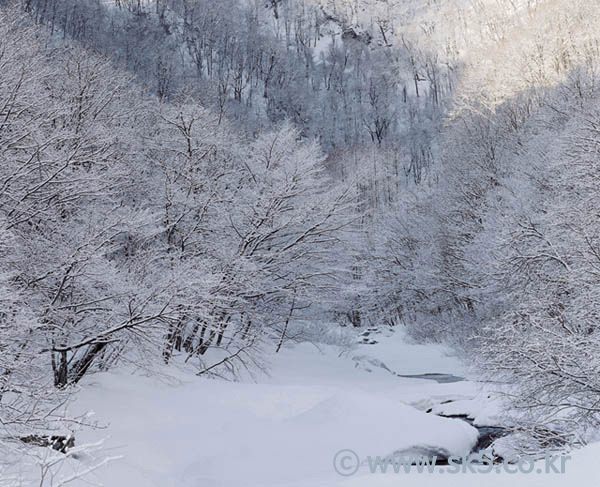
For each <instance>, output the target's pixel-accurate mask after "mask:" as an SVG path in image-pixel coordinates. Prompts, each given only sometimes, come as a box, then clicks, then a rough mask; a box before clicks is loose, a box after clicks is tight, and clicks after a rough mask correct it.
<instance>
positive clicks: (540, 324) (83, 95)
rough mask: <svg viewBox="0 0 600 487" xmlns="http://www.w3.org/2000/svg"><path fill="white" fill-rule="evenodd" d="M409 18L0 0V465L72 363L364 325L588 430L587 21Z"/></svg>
mask: <svg viewBox="0 0 600 487" xmlns="http://www.w3.org/2000/svg"><path fill="white" fill-rule="evenodd" d="M371 4H376V5H371ZM421 4H422V5H419V6H417V5H413V3H411V2H407V3H402V2H393V1H391V0H388V1H380V2H369V1H368V0H356V1H351V2H342V1H337V0H330V1H325V0H321V1H319V0H314V1H309V0H279V1H272V2H265V1H264V0H260V1H259V0H257V1H254V0H252V1H244V2H241V1H237V0H223V1H219V2H214V1H210V0H153V1H142V0H136V1H132V0H114V1H108V0H105V1H100V0H20V1H8V0H5V1H0V163H1V164H0V228H1V229H0V303H1V304H0V424H1V426H2V433H1V434H0V464H1V463H2V458H6V459H7V462H8V461H9V459H11V458H13V456H14V454H15V451H17V452H21V449H22V448H26V445H24V444H22V443H24V442H20V443H19V442H18V439H19V438H24V437H28V435H37V434H48V432H49V431H50V432H52V431H54V430H56V429H59V425H60V424H61V422H62V421H65V419H66V418H65V417H64V416H63V415H62V413H61V407H60V406H61V405H62V404H65V401H68V398H69V396H70V395H71V394H72V391H74V390H75V389H76V387H77V385H78V384H79V383H80V382H81V381H82V379H83V378H84V377H87V376H89V375H90V374H93V373H94V372H97V371H100V370H107V369H109V368H111V367H115V366H117V365H118V364H122V363H137V364H141V365H142V366H143V367H147V368H148V369H151V368H152V367H153V366H154V364H159V363H160V364H170V363H171V362H173V361H175V362H177V363H180V362H185V363H193V364H194V365H195V366H196V370H197V373H199V374H203V373H206V372H210V373H215V374H217V375H223V376H225V375H227V376H231V377H235V376H236V375H237V374H238V373H239V372H240V371H241V370H243V369H248V368H250V369H252V368H261V367H263V364H262V361H261V355H262V353H263V351H264V350H265V349H267V348H268V349H270V350H277V351H279V349H280V348H281V346H282V344H284V343H285V342H286V341H287V340H294V341H301V340H305V339H306V340H316V341H318V339H319V334H320V333H321V332H320V331H319V330H325V329H327V328H330V327H337V326H344V327H357V328H359V327H366V326H370V325H373V324H380V323H384V324H386V325H389V326H405V327H406V328H407V329H408V330H409V331H410V334H411V335H412V336H414V337H417V338H419V339H422V340H433V341H443V342H446V343H449V344H451V345H452V346H453V347H455V349H456V350H459V351H460V353H461V354H464V356H467V357H469V360H470V361H472V362H473V363H476V364H477V366H478V367H480V369H481V370H482V371H483V374H484V375H486V377H493V378H494V380H502V381H505V382H506V383H509V384H512V385H513V386H512V387H511V388H510V390H509V391H507V394H508V396H509V398H510V400H511V401H512V402H511V404H513V405H514V406H515V408H516V410H518V411H523V412H520V413H519V414H518V420H519V421H520V425H521V426H522V431H523V432H524V438H525V440H524V441H526V442H528V444H537V445H541V444H544V441H546V439H545V438H543V434H542V435H541V436H542V437H540V428H539V427H540V425H542V426H543V427H544V430H543V431H545V432H547V434H548V435H553V436H557V437H559V438H560V439H561V441H563V442H567V443H570V444H578V445H582V444H585V443H586V442H588V441H589V440H590V438H592V437H593V436H594V435H595V434H597V433H596V432H597V428H598V426H599V425H598V421H599V419H600V382H599V379H598V377H599V374H598V372H599V370H600V359H599V358H598V357H599V352H600V328H599V326H598V319H599V316H600V293H599V291H598V289H599V287H598V281H597V279H598V277H599V276H600V241H599V239H600V224H599V220H598V210H597V208H598V203H599V201H598V194H599V189H600V183H599V182H598V181H599V179H598V169H597V168H596V164H597V163H598V153H599V149H600V118H599V114H600V110H599V107H600V89H599V88H600V86H599V84H598V79H599V78H598V75H599V68H600V44H599V42H598V39H597V38H596V36H595V32H597V27H598V25H600V7H598V6H596V5H595V4H593V2H586V1H583V0H578V1H568V2H567V1H558V2H556V1H554V2H551V1H543V0H539V1H537V2H532V1H529V2H525V1H522V2H519V1H508V0H507V1H499V2H485V1H481V2H455V1H452V0H447V1H430V2H421ZM423 12H425V13H423ZM306 322H311V326H310V327H307V326H305V323H306ZM315 330H317V331H315ZM209 352H210V353H209ZM211 354H212V355H211ZM208 355H210V357H211V359H210V360H207V359H206V357H207V356H208ZM15 441H17V443H15ZM536 442H537V443H536ZM0 471H1V469H0ZM0 484H1V482H0Z"/></svg>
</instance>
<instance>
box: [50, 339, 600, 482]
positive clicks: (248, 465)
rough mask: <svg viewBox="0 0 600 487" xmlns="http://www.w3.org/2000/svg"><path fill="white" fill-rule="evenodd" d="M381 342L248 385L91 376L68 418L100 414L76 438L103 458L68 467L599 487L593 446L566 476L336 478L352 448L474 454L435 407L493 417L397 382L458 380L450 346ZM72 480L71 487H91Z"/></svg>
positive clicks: (195, 475)
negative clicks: (435, 376)
mask: <svg viewBox="0 0 600 487" xmlns="http://www.w3.org/2000/svg"><path fill="white" fill-rule="evenodd" d="M375 339H376V340H377V341H378V343H377V344H374V345H367V344H361V345H359V346H357V347H356V348H355V349H353V350H346V351H341V350H340V349H338V348H336V347H332V346H319V347H318V348H317V347H316V346H314V345H311V344H302V345H297V346H295V347H293V348H286V349H283V350H282V351H281V352H280V353H279V354H277V355H275V354H274V355H273V356H272V357H271V367H270V375H269V376H267V375H262V376H259V377H257V378H256V381H247V382H242V383H240V382H227V381H221V380H211V379H204V378H199V377H195V376H191V377H190V376H189V375H185V374H183V373H178V376H177V377H172V378H170V379H167V378H163V379H162V380H159V379H157V378H155V377H144V376H142V375H140V374H124V373H123V372H119V373H103V374H98V375H95V376H92V378H91V379H89V380H88V382H87V383H86V384H84V386H83V389H82V391H81V392H80V394H79V396H78V399H77V401H76V403H75V404H74V405H73V406H72V409H73V411H74V412H84V411H88V410H93V411H94V412H95V419H96V420H97V421H98V422H99V423H100V424H104V425H105V428H102V429H96V430H93V429H87V430H83V431H79V432H78V433H77V442H78V444H81V443H95V442H98V441H99V440H102V439H104V445H103V448H102V450H101V451H100V452H98V453H96V454H95V455H96V456H97V458H96V459H95V460H94V458H92V456H91V455H86V456H84V457H83V458H80V459H79V460H75V461H73V462H72V465H71V467H72V466H75V465H78V464H79V465H80V468H82V469H83V468H86V467H85V466H86V465H91V464H93V463H94V461H100V460H101V459H102V458H104V457H121V458H120V459H116V460H114V461H112V462H110V463H109V464H108V465H106V466H104V467H102V468H100V469H98V470H97V471H95V472H94V473H93V474H91V475H90V476H88V480H91V481H93V482H96V483H99V484H102V485H105V486H107V487H212V486H214V487H230V486H231V487H240V486H248V487H259V486H260V487H263V486H264V487H269V486H272V487H292V486H294V487H320V486H327V487H332V486H344V487H346V486H348V487H354V486H356V487H363V486H364V487H384V486H396V485H399V484H402V485H410V486H413V485H414V486H455V485H456V486H458V485H461V486H470V485H478V486H479V485H481V484H482V483H485V484H486V485H491V486H507V485H510V486H511V487H518V486H521V485H522V486H536V485H539V486H542V485H543V486H545V487H547V486H559V485H560V486H562V485H565V486H566V485H574V486H581V487H598V486H600V481H596V480H595V479H596V478H598V477H599V476H597V475H596V474H595V473H594V471H593V467H594V459H595V456H597V454H598V453H600V447H599V446H597V445H593V446H591V447H588V448H587V449H586V450H582V451H580V452H576V453H575V454H574V455H573V456H574V460H572V461H571V463H569V464H568V465H567V467H568V468H567V473H566V475H557V474H553V475H535V473H534V474H530V475H523V474H521V475H508V474H506V473H503V474H496V473H492V474H489V475H485V476H483V475H482V474H460V475H445V476H444V475H443V474H442V473H440V469H441V467H437V468H436V472H435V473H422V474H419V473H417V472H416V471H415V472H413V473H410V474H406V473H404V472H403V473H399V474H395V473H393V471H391V473H388V474H385V475H383V474H380V473H379V474H372V473H370V471H369V466H368V465H367V464H366V463H365V464H362V465H361V466H360V468H359V469H358V471H357V472H356V474H355V475H353V476H351V477H343V476H340V475H339V474H338V473H336V471H335V470H334V468H333V459H334V456H335V455H336V453H337V452H338V451H340V450H344V449H350V450H353V451H354V452H356V453H357V454H358V455H359V456H360V457H361V458H363V459H364V458H366V456H367V455H370V456H373V457H375V456H377V455H380V456H382V457H384V456H386V455H390V454H392V453H394V452H404V453H406V454H409V453H411V452H415V453H419V452H423V451H433V452H436V451H439V452H445V453H448V454H456V455H461V454H463V453H464V451H465V450H470V449H471V448H472V447H473V446H474V445H475V443H476V440H477V437H478V432H477V430H476V429H475V428H473V427H472V426H470V425H468V424H467V423H465V422H464V421H461V420H459V419H448V418H442V417H439V416H436V415H435V414H434V413H436V412H442V413H461V412H469V414H472V415H475V416H477V415H479V416H480V418H479V422H480V423H482V422H483V423H485V422H489V423H492V422H493V421H494V420H495V419H494V415H493V414H490V413H493V412H494V409H493V403H490V402H488V401H487V399H482V398H483V397H487V395H483V396H482V394H480V391H479V388H478V387H477V386H476V385H475V384H474V383H473V382H469V381H461V382H449V383H438V382H436V381H434V380H424V379H418V378H406V377H400V375H416V374H423V373H445V374H452V375H461V374H464V373H465V370H464V368H463V367H462V366H461V364H460V363H459V362H458V361H457V360H456V359H454V358H452V357H450V356H448V355H447V353H446V351H445V350H444V349H443V348H442V347H439V346H431V345H427V346H424V345H414V344H410V343H408V341H407V339H406V338H405V337H404V336H403V334H402V333H400V332H397V333H393V334H391V333H388V334H378V335H376V336H375ZM169 372H170V373H171V374H173V371H169ZM449 400H452V401H455V402H451V403H447V401H449ZM442 403H446V404H442ZM430 408H433V412H432V413H426V412H425V411H426V410H428V409H430ZM480 413H485V414H480ZM62 474H63V472H61V474H60V475H62ZM64 475H65V476H67V475H70V469H69V468H65V470H64ZM77 482H80V481H75V482H73V483H70V484H69V485H89V484H86V483H83V482H82V483H81V484H78V483H77Z"/></svg>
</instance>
